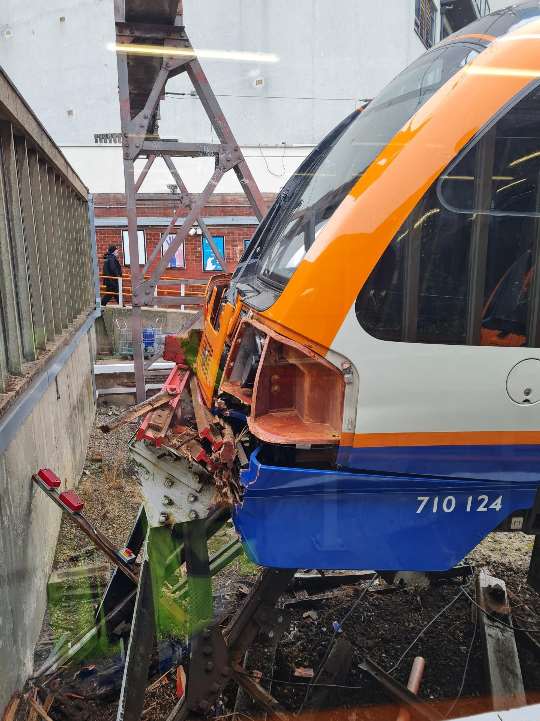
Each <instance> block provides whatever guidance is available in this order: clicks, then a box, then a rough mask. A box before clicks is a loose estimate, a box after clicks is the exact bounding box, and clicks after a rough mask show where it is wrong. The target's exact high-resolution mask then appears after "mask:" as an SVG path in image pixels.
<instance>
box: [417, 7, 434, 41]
mask: <svg viewBox="0 0 540 721" xmlns="http://www.w3.org/2000/svg"><path fill="white" fill-rule="evenodd" d="M437 15H438V8H437V5H436V4H435V2H434V0H415V4H414V31H415V33H416V34H417V35H418V37H419V38H420V40H421V41H422V44H423V45H424V47H426V48H432V47H433V45H435V42H436V38H437Z"/></svg>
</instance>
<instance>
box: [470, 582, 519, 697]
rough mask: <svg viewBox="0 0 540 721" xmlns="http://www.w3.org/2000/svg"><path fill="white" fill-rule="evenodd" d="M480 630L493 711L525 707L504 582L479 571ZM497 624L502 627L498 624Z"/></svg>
mask: <svg viewBox="0 0 540 721" xmlns="http://www.w3.org/2000/svg"><path fill="white" fill-rule="evenodd" d="M477 595H478V605H479V606H480V608H481V609H482V611H483V613H482V612H480V619H479V620H480V628H481V630H482V639H483V642H484V651H485V662H486V670H487V674H488V681H489V686H490V691H491V697H492V704H493V710H494V711H499V710H502V709H510V708H519V707H520V706H525V705H526V704H527V698H526V696H525V690H524V687H523V678H522V675H521V666H520V664H519V656H518V652H517V647H516V639H515V636H514V629H513V628H512V616H511V613H510V603H509V601H508V595H507V593H506V585H505V583H504V581H501V580H500V579H498V578H494V577H493V576H491V575H490V574H489V573H488V571H487V570H486V569H482V570H481V571H480V573H479V574H478V579H477ZM498 620H500V621H501V623H498Z"/></svg>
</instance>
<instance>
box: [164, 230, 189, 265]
mask: <svg viewBox="0 0 540 721" xmlns="http://www.w3.org/2000/svg"><path fill="white" fill-rule="evenodd" d="M160 237H161V235H160ZM175 237H176V236H175V234H174V233H169V235H167V237H166V238H165V240H164V241H163V245H162V246H161V257H163V255H164V254H165V252H166V251H167V250H168V249H169V247H170V244H171V242H172V239H173V238H175ZM180 251H182V263H181V265H171V263H172V262H173V259H175V258H176V255H177V253H179V252H180ZM185 268H186V244H185V242H182V243H180V245H179V246H178V249H177V250H176V253H175V254H174V255H173V257H172V258H171V259H170V260H169V262H168V264H167V270H185Z"/></svg>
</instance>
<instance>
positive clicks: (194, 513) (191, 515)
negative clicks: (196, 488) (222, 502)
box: [188, 511, 199, 521]
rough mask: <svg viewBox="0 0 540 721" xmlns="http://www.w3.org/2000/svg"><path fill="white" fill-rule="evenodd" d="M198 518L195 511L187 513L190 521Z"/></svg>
mask: <svg viewBox="0 0 540 721" xmlns="http://www.w3.org/2000/svg"><path fill="white" fill-rule="evenodd" d="M198 517H199V514H198V513H197V511H190V512H189V513H188V518H189V519H190V520H191V521H194V520H195V519H196V518H198Z"/></svg>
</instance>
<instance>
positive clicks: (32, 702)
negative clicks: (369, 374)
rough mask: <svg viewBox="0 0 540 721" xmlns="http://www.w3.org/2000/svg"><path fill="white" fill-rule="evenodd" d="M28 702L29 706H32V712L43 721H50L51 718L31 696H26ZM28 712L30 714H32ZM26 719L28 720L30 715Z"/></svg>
mask: <svg viewBox="0 0 540 721" xmlns="http://www.w3.org/2000/svg"><path fill="white" fill-rule="evenodd" d="M28 701H29V703H30V706H32V711H34V712H35V713H36V714H37V715H38V716H39V717H40V718H42V719H43V721H52V719H51V717H50V716H49V714H48V713H47V711H46V710H45V709H44V708H43V706H42V705H41V704H40V703H39V701H37V700H36V699H34V698H33V697H32V696H28ZM32 711H31V712H30V714H31V713H32ZM28 719H30V715H29V716H28Z"/></svg>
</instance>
